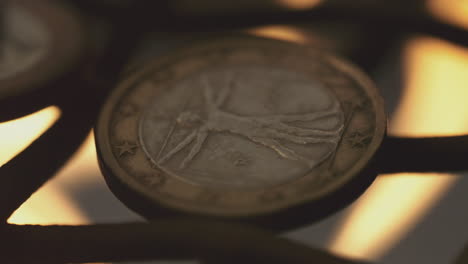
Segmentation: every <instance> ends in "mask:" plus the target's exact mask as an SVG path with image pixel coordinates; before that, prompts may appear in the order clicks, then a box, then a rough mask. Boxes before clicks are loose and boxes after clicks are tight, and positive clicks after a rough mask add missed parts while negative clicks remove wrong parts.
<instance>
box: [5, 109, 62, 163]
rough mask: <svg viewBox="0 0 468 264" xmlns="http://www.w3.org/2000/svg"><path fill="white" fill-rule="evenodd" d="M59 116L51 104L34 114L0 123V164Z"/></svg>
mask: <svg viewBox="0 0 468 264" xmlns="http://www.w3.org/2000/svg"><path fill="white" fill-rule="evenodd" d="M59 117H60V110H59V109H58V108H57V107H55V106H51V107H48V108H45V109H43V110H41V111H39V112H36V113H34V114H31V115H28V116H25V117H22V118H19V119H16V120H12V121H8V122H4V123H0V141H1V142H0V146H1V147H0V166H1V165H3V164H5V163H7V162H8V161H9V160H10V159H12V158H13V157H15V156H16V155H17V154H18V153H20V152H21V151H23V150H24V149H25V148H26V147H27V146H29V145H30V144H31V143H32V142H33V141H34V140H35V139H36V138H38V137H39V136H40V135H41V134H42V133H44V131H46V130H47V129H48V128H49V127H50V126H52V124H54V123H55V121H57V119H58V118H59Z"/></svg>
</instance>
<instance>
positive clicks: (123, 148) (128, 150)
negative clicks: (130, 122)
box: [116, 141, 138, 157]
mask: <svg viewBox="0 0 468 264" xmlns="http://www.w3.org/2000/svg"><path fill="white" fill-rule="evenodd" d="M137 147H138V145H136V144H133V143H129V142H128V141H124V142H123V143H122V144H121V145H119V146H116V148H117V149H118V151H119V157H122V156H123V155H125V154H131V155H133V154H135V149H136V148H137Z"/></svg>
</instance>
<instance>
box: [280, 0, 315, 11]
mask: <svg viewBox="0 0 468 264" xmlns="http://www.w3.org/2000/svg"><path fill="white" fill-rule="evenodd" d="M322 1H323V0H276V3H277V4H278V5H281V6H283V7H286V8H289V9H294V10H302V9H309V8H313V7H314V6H317V5H318V4H320V3H321V2H322Z"/></svg>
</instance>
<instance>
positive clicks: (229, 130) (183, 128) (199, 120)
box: [96, 36, 386, 217]
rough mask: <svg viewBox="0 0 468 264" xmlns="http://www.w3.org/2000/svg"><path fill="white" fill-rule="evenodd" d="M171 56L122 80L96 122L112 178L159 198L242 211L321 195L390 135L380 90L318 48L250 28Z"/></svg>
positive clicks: (357, 172)
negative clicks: (251, 31) (247, 32)
mask: <svg viewBox="0 0 468 264" xmlns="http://www.w3.org/2000/svg"><path fill="white" fill-rule="evenodd" d="M173 54H174V55H173V56H168V57H166V59H160V60H157V61H155V62H154V63H148V64H149V65H148V66H146V67H145V68H144V69H143V70H141V71H138V72H137V73H135V74H134V75H132V76H131V77H129V78H128V79H127V80H124V81H123V83H122V85H120V87H119V88H117V89H116V91H115V93H114V94H113V95H111V97H110V99H109V101H108V103H107V104H106V106H105V107H104V110H103V113H102V116H101V118H100V120H99V123H98V126H97V130H96V134H97V146H98V151H99V153H100V159H101V162H102V167H103V168H105V169H104V172H105V173H106V172H107V173H108V174H107V179H109V178H116V179H115V180H111V181H118V182H121V183H122V185H128V188H129V192H137V193H138V194H139V195H142V196H145V197H147V200H151V201H153V202H154V203H155V206H157V205H158V204H161V205H162V206H163V207H169V208H180V209H182V210H183V211H188V212H192V213H198V214H201V213H202V214H207V215H210V214H211V215H216V216H233V217H245V216H255V215H258V214H265V213H276V212H277V211H279V210H285V209H289V210H291V208H294V207H295V206H298V205H302V204H305V203H307V202H309V201H314V202H318V201H321V200H326V197H327V196H330V195H331V193H335V195H339V192H340V190H341V189H343V185H347V184H349V183H350V182H353V181H354V179H353V178H355V177H362V176H361V175H362V174H364V173H362V171H363V170H364V169H365V168H366V166H367V163H368V161H369V160H370V159H371V158H372V156H373V154H374V153H375V151H376V150H377V149H378V147H379V145H380V142H381V140H382V139H383V135H384V130H385V123H386V121H385V117H384V111H383V104H382V103H381V98H380V96H379V95H378V92H377V90H375V88H373V86H372V84H371V83H370V81H368V80H367V78H366V77H364V76H363V75H362V74H361V73H360V72H359V71H357V70H355V69H354V68H353V67H351V66H350V65H348V64H346V63H344V62H343V61H341V60H339V59H337V58H333V57H331V56H329V55H325V54H323V52H319V51H318V50H314V49H312V48H306V47H302V46H300V45H295V44H290V43H286V42H280V41H275V40H268V39H261V38H255V37H248V36H244V37H238V38H232V37H231V38H229V37H227V38H219V39H210V40H207V41H205V43H204V44H198V45H193V46H191V47H190V48H187V49H185V50H178V51H175V52H174V53H173ZM278 54H281V55H278ZM361 173H362V174H361ZM112 186H113V185H112V184H111V187H112ZM116 193H117V194H119V193H120V192H116ZM127 196H128V195H124V197H127ZM130 199H132V198H130ZM135 199H137V198H133V200H135ZM123 200H124V201H125V198H123ZM131 203H133V204H135V203H138V201H132V202H131ZM322 206H325V207H326V206H327V205H326V204H323V205H322ZM322 206H314V208H308V210H309V211H328V209H325V210H323V209H321V208H320V207H322ZM333 207H336V206H333ZM156 211H157V209H156ZM146 214H148V215H151V214H152V213H146ZM273 217H274V216H273Z"/></svg>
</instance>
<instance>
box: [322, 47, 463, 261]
mask: <svg viewBox="0 0 468 264" xmlns="http://www.w3.org/2000/svg"><path fill="white" fill-rule="evenodd" d="M405 58H406V61H405V66H406V68H407V73H408V77H409V78H408V80H407V87H406V90H405V92H404V94H403V98H402V101H401V104H400V106H399V108H398V111H397V112H396V114H395V117H394V118H393V120H391V125H390V133H391V134H394V135H395V134H397V135H404V136H428V135H454V134H461V133H466V131H467V130H468V122H467V120H468V108H467V107H466V98H468V89H466V84H467V83H468V74H467V73H468V50H467V49H462V48H460V47H456V46H453V45H451V44H448V43H446V42H442V41H439V40H435V39H431V38H419V39H416V40H414V41H411V42H410V43H409V44H408V45H407V48H406V51H405ZM457 179H458V177H457V176H456V175H451V174H443V175H441V174H424V175H418V174H399V175H392V176H391V177H380V178H378V179H377V180H376V182H375V183H374V184H373V185H372V186H371V188H370V189H369V190H368V191H367V192H366V193H365V195H363V196H362V197H361V198H360V199H359V200H358V201H357V202H356V203H355V204H354V205H353V207H352V210H351V213H350V214H349V215H348V217H347V218H346V219H345V221H344V223H343V225H342V226H341V227H340V228H339V230H338V232H337V234H336V236H335V239H334V240H333V241H332V243H331V244H330V247H331V250H332V251H334V252H336V253H338V254H343V255H347V256H350V257H356V258H365V259H372V260H375V259H377V258H379V257H380V256H382V254H384V253H385V252H386V251H387V250H388V249H389V248H391V247H392V246H393V245H394V244H395V243H397V242H398V241H399V240H400V239H401V238H402V236H404V234H405V233H406V232H408V231H409V230H410V229H411V228H412V227H413V226H414V225H415V224H416V223H417V222H418V221H419V220H420V219H421V218H422V217H424V215H425V213H426V212H427V211H428V209H429V208H431V206H433V205H434V203H436V202H437V201H438V200H439V199H440V198H441V196H442V195H443V194H444V193H445V192H446V191H447V190H448V189H449V188H450V187H451V186H452V185H453V184H454V183H455V182H456V180H457Z"/></svg>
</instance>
